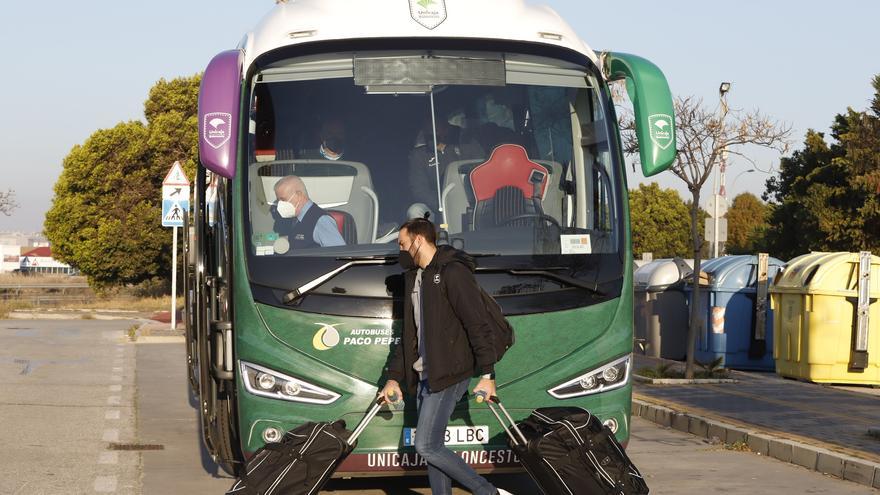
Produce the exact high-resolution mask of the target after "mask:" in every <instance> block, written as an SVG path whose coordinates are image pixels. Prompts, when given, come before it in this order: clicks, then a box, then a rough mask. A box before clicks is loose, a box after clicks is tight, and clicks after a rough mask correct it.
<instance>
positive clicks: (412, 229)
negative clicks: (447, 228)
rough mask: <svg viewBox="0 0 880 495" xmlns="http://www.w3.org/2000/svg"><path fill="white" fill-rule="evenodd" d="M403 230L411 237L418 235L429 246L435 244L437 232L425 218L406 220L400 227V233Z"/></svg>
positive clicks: (432, 224)
mask: <svg viewBox="0 0 880 495" xmlns="http://www.w3.org/2000/svg"><path fill="white" fill-rule="evenodd" d="M404 229H405V230H406V231H407V232H409V235H411V236H413V237H415V236H417V235H420V236H422V237H424V238H425V240H426V241H428V242H430V243H431V244H437V230H436V228H435V227H434V223H433V222H431V221H430V220H428V219H427V218H413V219H411V220H407V221H406V222H404V223H403V225H401V226H400V230H401V231H403V230H404Z"/></svg>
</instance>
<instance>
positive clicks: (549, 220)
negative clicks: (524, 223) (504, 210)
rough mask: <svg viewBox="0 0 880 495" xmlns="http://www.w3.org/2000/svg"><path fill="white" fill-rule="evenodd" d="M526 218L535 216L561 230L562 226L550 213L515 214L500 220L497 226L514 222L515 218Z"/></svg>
mask: <svg viewBox="0 0 880 495" xmlns="http://www.w3.org/2000/svg"><path fill="white" fill-rule="evenodd" d="M526 218H535V219H538V220H543V221H544V222H547V223H549V224H551V225H553V226H554V227H556V228H557V229H559V230H562V226H561V225H559V222H558V221H557V220H556V219H555V218H553V217H551V216H550V215H546V214H544V213H523V214H522V215H516V216H513V217H510V218H508V219H507V220H505V221H503V222H501V223H500V224H499V226H501V225H507V224H509V223H512V222H515V221H517V220H524V219H526Z"/></svg>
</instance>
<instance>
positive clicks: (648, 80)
mask: <svg viewBox="0 0 880 495" xmlns="http://www.w3.org/2000/svg"><path fill="white" fill-rule="evenodd" d="M602 59H603V70H604V71H605V75H606V77H607V78H608V80H609V81H617V80H620V79H625V80H626V92H627V94H628V95H629V99H630V100H631V101H632V104H633V109H634V111H635V123H636V136H637V137H638V140H639V158H640V160H641V162H642V172H643V173H644V174H645V176H646V177H650V176H652V175H656V174H659V173H660V172H662V171H664V170H666V169H667V168H669V167H670V166H671V165H672V162H674V161H675V154H676V143H675V108H674V106H673V104H672V93H671V92H670V91H669V84H668V83H667V82H666V76H664V75H663V72H662V71H660V69H659V68H658V67H657V66H656V65H654V64H653V63H651V62H650V61H648V60H645V59H644V58H642V57H638V56H636V55H630V54H628V53H615V52H606V53H604V54H603V55H602Z"/></svg>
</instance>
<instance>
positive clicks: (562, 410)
mask: <svg viewBox="0 0 880 495" xmlns="http://www.w3.org/2000/svg"><path fill="white" fill-rule="evenodd" d="M493 403H494V404H493ZM488 404H489V409H490V410H491V411H492V413H493V414H494V415H495V417H496V418H498V421H499V422H500V423H501V426H503V427H504V431H506V432H507V436H508V437H509V440H510V442H509V443H510V447H511V448H512V449H513V450H514V452H516V455H517V456H519V459H520V462H521V463H522V465H523V467H524V468H525V469H526V471H528V473H529V475H530V476H531V477H532V479H534V480H535V483H537V484H538V486H539V487H540V488H541V491H542V492H544V493H545V494H546V495H593V494H596V495H604V494H609V495H611V494H613V495H642V494H647V493H648V485H647V484H646V483H645V480H644V479H643V478H642V475H641V473H639V470H638V469H636V467H635V466H634V465H633V463H632V461H630V460H629V457H627V455H626V452H624V450H623V447H621V446H620V444H619V443H617V439H616V438H614V434H613V433H611V430H610V429H608V427H606V426H604V425H603V424H602V422H601V421H600V420H599V418H597V417H595V416H593V415H592V414H590V413H589V412H588V411H586V410H584V409H581V408H579V407H546V408H540V409H535V410H534V411H533V412H532V414H531V415H530V416H529V417H528V418H526V419H525V420H523V421H521V422H520V423H515V422H514V421H513V419H512V418H511V417H510V415H509V414H508V413H507V410H505V409H504V406H502V405H501V402H500V401H498V399H497V397H493V400H490V401H488ZM495 405H497V406H498V409H500V410H501V412H502V413H503V414H504V418H505V419H506V420H507V422H506V423H505V419H502V418H501V416H499V415H498V411H497V410H496V408H495Z"/></svg>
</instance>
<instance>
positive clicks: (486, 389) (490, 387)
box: [474, 378, 495, 400]
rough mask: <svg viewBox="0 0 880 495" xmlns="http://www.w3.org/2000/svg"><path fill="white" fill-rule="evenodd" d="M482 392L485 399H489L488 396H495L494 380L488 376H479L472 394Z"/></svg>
mask: <svg viewBox="0 0 880 495" xmlns="http://www.w3.org/2000/svg"><path fill="white" fill-rule="evenodd" d="M480 392H483V393H484V394H486V400H489V398H490V397H494V396H495V380H491V379H489V378H480V383H478V384H477V386H476V387H474V394H478V393H480Z"/></svg>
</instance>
